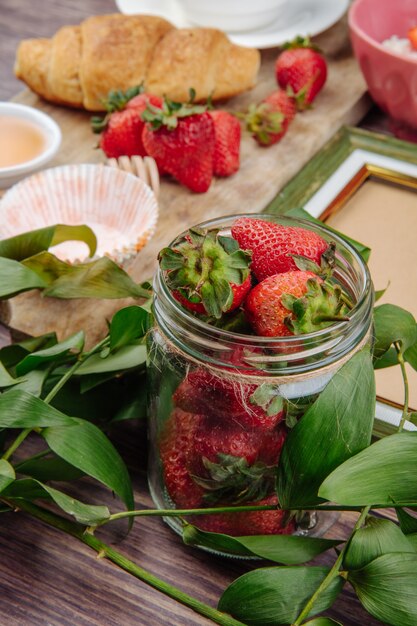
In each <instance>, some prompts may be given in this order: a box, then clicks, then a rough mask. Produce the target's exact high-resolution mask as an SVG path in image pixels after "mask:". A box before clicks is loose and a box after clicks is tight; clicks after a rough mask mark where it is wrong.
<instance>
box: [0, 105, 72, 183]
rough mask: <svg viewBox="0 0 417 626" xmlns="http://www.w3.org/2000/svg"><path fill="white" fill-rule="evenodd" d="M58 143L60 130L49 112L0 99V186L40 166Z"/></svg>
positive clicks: (51, 154)
mask: <svg viewBox="0 0 417 626" xmlns="http://www.w3.org/2000/svg"><path fill="white" fill-rule="evenodd" d="M60 144H61V130H60V128H59V126H58V124H57V123H56V122H55V121H54V120H53V119H52V118H51V117H50V116H49V115H46V114H45V113H42V112H41V111H38V110H37V109H35V108H33V107H30V106H26V105H23V104H16V103H13V102H0V188H1V189H4V188H6V187H10V186H11V185H13V184H14V183H15V182H17V181H18V180H20V179H22V178H24V177H25V176H27V175H28V174H33V173H34V172H36V171H37V170H39V169H41V168H42V167H43V166H44V165H45V164H46V163H48V162H49V161H50V160H51V159H52V158H53V157H54V156H55V154H56V153H57V151H58V148H59V146H60Z"/></svg>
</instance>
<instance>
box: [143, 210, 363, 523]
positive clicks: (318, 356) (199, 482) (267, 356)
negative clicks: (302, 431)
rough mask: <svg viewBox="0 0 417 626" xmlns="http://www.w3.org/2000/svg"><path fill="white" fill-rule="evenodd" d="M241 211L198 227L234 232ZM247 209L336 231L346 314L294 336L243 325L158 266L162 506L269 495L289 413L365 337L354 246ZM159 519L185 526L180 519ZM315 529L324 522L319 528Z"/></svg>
mask: <svg viewBox="0 0 417 626" xmlns="http://www.w3.org/2000/svg"><path fill="white" fill-rule="evenodd" d="M237 217H242V216H232V217H226V218H221V219H218V220H213V221H209V222H205V223H203V224H200V225H199V227H200V228H206V229H219V230H221V234H222V235H225V236H227V235H229V236H230V228H231V225H232V224H233V222H234V221H235V220H236V219H237ZM247 217H252V218H253V217H257V218H259V219H262V220H269V221H273V222H276V223H279V224H283V225H287V226H301V227H303V228H306V229H309V230H313V231H314V232H316V233H317V234H318V235H320V236H321V237H322V238H323V239H325V240H326V241H328V242H329V243H330V242H335V244H336V256H335V268H334V273H333V280H335V281H336V282H338V283H339V284H340V286H341V287H342V288H343V290H344V291H345V292H346V293H347V294H348V295H349V297H350V299H351V300H352V301H353V303H354V307H353V309H352V310H351V311H350V314H349V317H350V321H349V323H346V322H335V323H333V324H331V325H330V326H328V327H326V328H324V329H322V330H319V331H316V332H313V333H310V334H303V335H298V336H297V335H291V336H286V337H259V336H254V335H249V334H240V333H238V332H233V331H231V330H225V329H224V328H218V327H216V326H214V325H210V324H208V323H206V322H205V321H203V320H201V319H199V318H198V317H196V316H194V315H193V314H192V313H190V312H189V311H188V310H186V309H185V308H183V307H182V306H181V305H180V304H179V303H178V302H177V301H176V300H175V299H174V298H173V296H172V294H171V292H170V290H169V289H168V287H167V285H166V282H165V276H164V272H162V271H161V270H158V271H157V273H156V276H155V280H154V326H153V328H152V330H151V332H150V333H149V344H148V348H149V350H148V360H149V363H148V374H149V387H148V389H149V436H150V454H149V457H150V458H149V485H150V490H151V494H152V497H153V500H154V502H155V505H156V506H157V507H158V508H159V509H172V508H177V509H194V508H202V507H203V508H206V507H213V506H222V505H223V506H229V505H230V506H231V505H242V504H246V505H249V504H275V503H276V502H277V497H276V494H275V481H274V476H275V471H276V465H277V463H279V455H280V450H281V448H282V445H283V442H284V440H285V436H286V433H287V432H288V428H289V427H291V422H292V425H293V424H294V420H298V419H300V418H301V417H302V414H303V412H305V410H306V408H308V406H309V405H310V404H311V403H312V402H314V400H315V399H316V398H317V396H318V394H320V392H321V391H322V390H323V389H324V387H325V386H326V385H327V383H328V382H329V380H330V379H331V378H332V376H333V375H334V373H335V372H336V371H337V370H338V369H339V368H340V367H341V366H342V365H343V364H344V363H345V362H346V361H347V360H348V359H349V358H351V356H353V354H354V353H355V352H356V351H357V350H359V349H361V348H362V347H363V346H364V345H365V344H366V343H367V342H369V341H370V336H371V324H372V307H373V288H372V283H371V279H370V276H369V272H368V269H367V267H366V264H365V263H364V261H363V260H362V258H361V257H360V255H359V254H358V253H357V252H356V250H355V249H354V248H353V247H352V246H350V245H349V244H348V243H347V242H346V241H344V240H343V239H342V238H340V237H338V236H337V235H335V234H334V233H333V232H331V231H329V230H327V229H326V228H325V227H324V226H318V225H315V224H312V223H311V222H306V221H303V220H295V219H290V218H284V217H278V216H268V215H250V216H247ZM181 236H183V234H181V235H180V236H179V238H180V237H181ZM179 238H178V239H179ZM176 241H177V240H174V241H173V242H172V244H171V247H175V242H176ZM265 394H266V395H265ZM236 481H241V482H238V483H236ZM236 485H237V486H236ZM165 521H166V522H167V523H168V524H169V525H170V526H171V527H172V528H174V530H176V531H177V532H179V533H180V532H181V527H182V523H181V520H180V519H178V518H176V517H166V518H165ZM187 521H189V522H192V523H193V524H195V525H196V526H197V527H198V528H200V529H202V530H209V531H214V532H221V533H225V534H229V535H249V534H266V533H293V532H300V526H299V525H298V522H299V521H300V520H298V522H297V520H295V519H294V518H292V519H290V520H289V519H288V515H287V514H286V513H285V512H283V511H279V510H271V511H264V512H262V513H259V512H256V513H248V512H245V513H219V514H217V513H216V514H214V515H209V514H208V515H199V516H194V517H192V518H190V517H187ZM304 523H305V519H304ZM310 525H311V524H310ZM314 534H319V533H318V532H317V529H315V531H314Z"/></svg>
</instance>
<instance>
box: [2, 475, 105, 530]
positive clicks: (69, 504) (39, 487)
mask: <svg viewBox="0 0 417 626" xmlns="http://www.w3.org/2000/svg"><path fill="white" fill-rule="evenodd" d="M3 496H4V497H5V498H8V499H12V500H15V499H17V500H19V499H23V500H37V499H39V498H42V499H45V498H46V499H47V500H53V502H55V504H57V505H58V506H59V508H60V509H62V510H63V511H65V513H68V514H69V515H73V516H74V517H75V519H76V520H77V522H79V523H80V524H86V525H89V526H90V525H91V526H92V525H94V524H97V523H98V522H102V521H104V520H106V519H108V518H109V517H110V511H109V509H108V508H107V507H106V506H96V505H93V504H84V503H83V502H80V501H79V500H76V499H75V498H72V497H70V496H67V495H66V494H65V493H63V492H62V491H58V489H54V488H53V487H50V486H49V485H45V484H44V483H41V482H40V481H38V480H34V479H33V478H23V479H22V480H17V481H15V482H14V483H13V484H12V485H11V486H10V487H9V488H8V489H6V490H5V491H4V492H3Z"/></svg>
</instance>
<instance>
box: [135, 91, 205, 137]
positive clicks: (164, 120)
mask: <svg viewBox="0 0 417 626" xmlns="http://www.w3.org/2000/svg"><path fill="white" fill-rule="evenodd" d="M194 98H195V91H194V89H190V99H189V101H188V102H185V103H184V102H175V101H174V100H170V99H169V98H167V97H166V96H165V97H164V100H163V104H162V108H158V107H155V106H153V105H152V104H150V103H148V105H147V107H146V109H145V110H144V111H143V112H142V115H141V117H142V119H143V120H144V121H145V122H147V123H148V127H149V128H150V129H151V130H155V131H156V130H159V129H160V128H162V127H165V128H167V129H168V130H174V129H175V128H177V126H178V122H179V120H180V119H182V118H184V117H190V116H191V115H199V114H201V113H205V112H206V111H207V109H208V108H209V106H210V105H206V104H194Z"/></svg>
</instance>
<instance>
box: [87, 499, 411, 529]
mask: <svg viewBox="0 0 417 626" xmlns="http://www.w3.org/2000/svg"><path fill="white" fill-rule="evenodd" d="M403 507H411V508H413V507H417V501H416V502H405V503H402V504H398V503H389V504H373V505H372V508H373V509H396V508H403ZM362 509H363V507H362V506H360V505H357V506H354V505H343V504H342V505H340V504H329V505H316V506H300V507H293V508H292V509H291V510H292V511H357V512H358V513H360V512H361V511H362ZM275 510H280V509H279V508H278V507H277V505H276V504H264V505H258V506H257V505H251V506H243V505H242V506H224V507H211V508H207V509H138V510H134V511H120V513H113V515H110V517H109V518H108V519H106V520H103V521H102V522H100V523H99V524H97V526H104V524H108V523H109V522H114V521H115V520H118V519H124V518H125V517H184V516H187V515H212V514H216V513H244V512H249V511H275Z"/></svg>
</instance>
